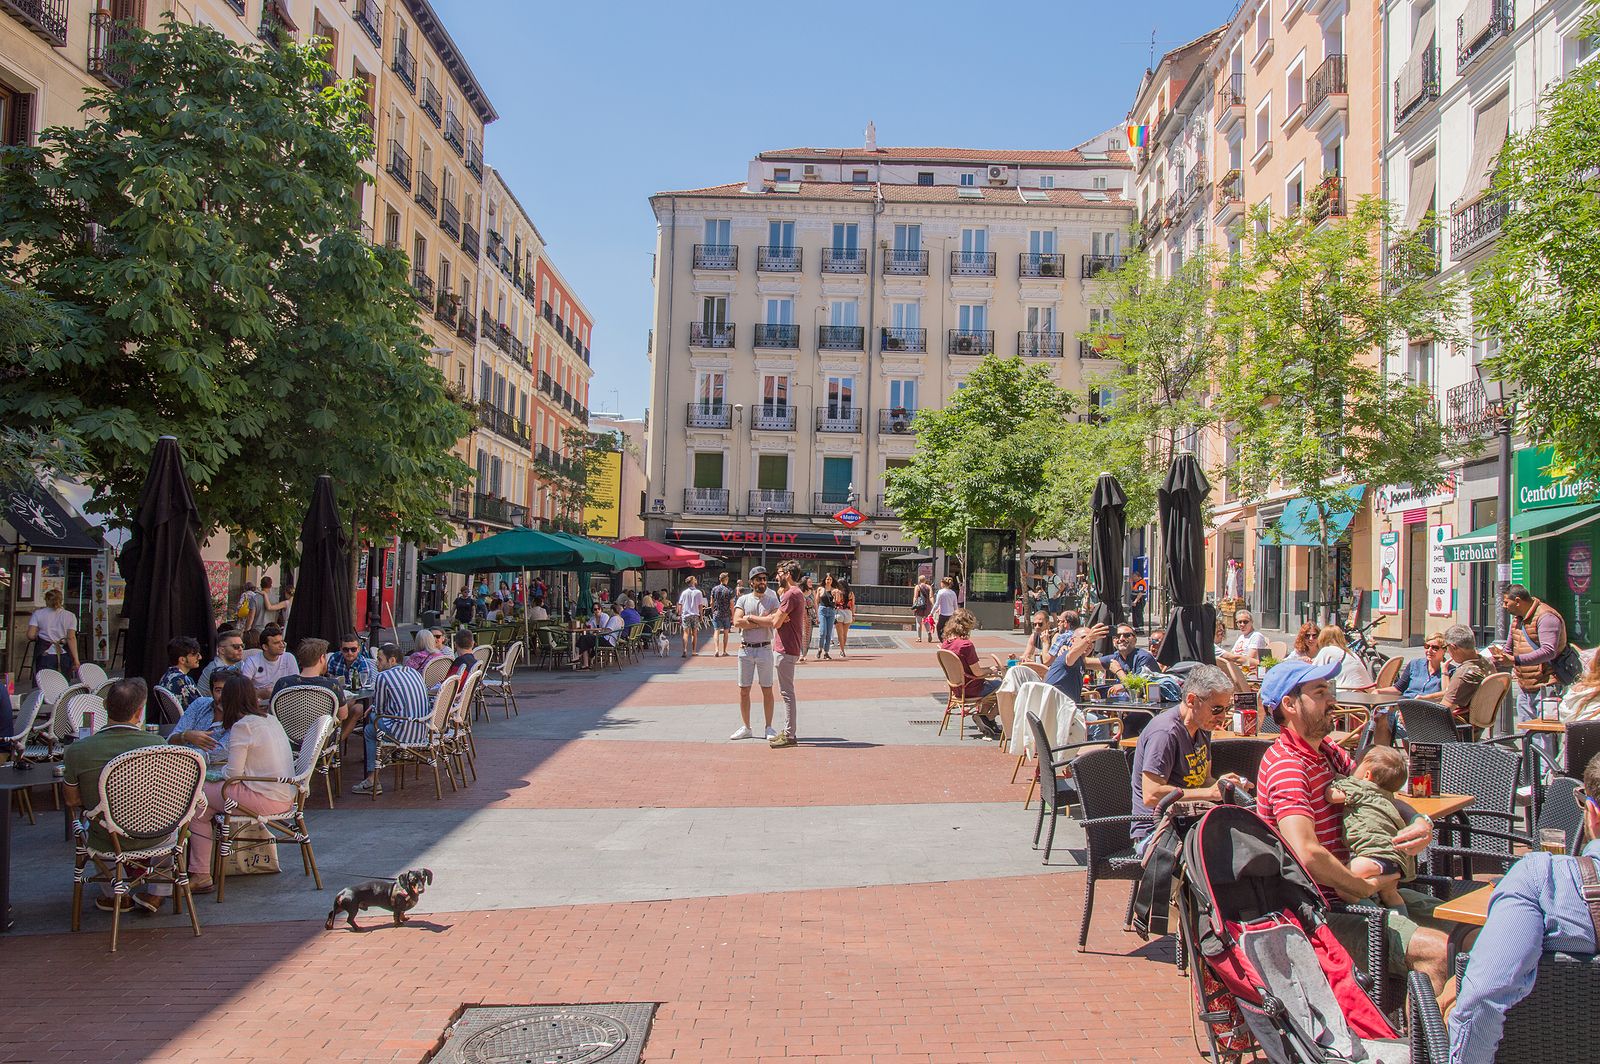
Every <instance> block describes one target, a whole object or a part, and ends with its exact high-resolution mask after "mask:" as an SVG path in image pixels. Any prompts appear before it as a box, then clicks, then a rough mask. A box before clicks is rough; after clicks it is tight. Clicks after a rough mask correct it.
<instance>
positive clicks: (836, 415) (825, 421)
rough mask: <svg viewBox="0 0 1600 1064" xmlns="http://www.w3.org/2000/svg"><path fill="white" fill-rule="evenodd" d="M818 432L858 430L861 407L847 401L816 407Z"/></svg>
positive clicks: (859, 429)
mask: <svg viewBox="0 0 1600 1064" xmlns="http://www.w3.org/2000/svg"><path fill="white" fill-rule="evenodd" d="M817 431H818V432H860V431H861V408H860V407H859V406H851V405H849V404H848V403H832V404H829V405H828V406H819V407H817Z"/></svg>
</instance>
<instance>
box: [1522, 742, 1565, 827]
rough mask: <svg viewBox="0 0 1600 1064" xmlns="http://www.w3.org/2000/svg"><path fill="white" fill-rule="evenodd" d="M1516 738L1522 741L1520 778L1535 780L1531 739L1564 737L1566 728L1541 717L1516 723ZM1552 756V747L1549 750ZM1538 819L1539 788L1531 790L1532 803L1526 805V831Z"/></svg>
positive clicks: (1535, 762) (1535, 759) (1536, 761)
mask: <svg viewBox="0 0 1600 1064" xmlns="http://www.w3.org/2000/svg"><path fill="white" fill-rule="evenodd" d="M1517 731H1519V732H1521V733H1522V734H1521V735H1519V736H1518V738H1519V739H1521V740H1522V769H1523V772H1522V778H1523V779H1527V780H1535V779H1538V778H1539V759H1538V755H1537V754H1535V753H1534V752H1533V738H1534V736H1536V735H1565V734H1567V726H1566V725H1565V724H1563V723H1562V722H1561V721H1559V720H1545V719H1544V718H1543V717H1539V718H1536V719H1534V720H1519V721H1517ZM1550 753H1551V755H1552V757H1553V756H1554V753H1555V751H1554V749H1553V747H1552V748H1551V750H1550ZM1538 818H1539V788H1537V787H1535V788H1534V789H1533V801H1531V802H1529V803H1528V830H1529V831H1530V832H1531V831H1532V830H1533V828H1534V825H1535V824H1537V823H1538Z"/></svg>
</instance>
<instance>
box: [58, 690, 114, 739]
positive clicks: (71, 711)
mask: <svg viewBox="0 0 1600 1064" xmlns="http://www.w3.org/2000/svg"><path fill="white" fill-rule="evenodd" d="M91 719H92V722H93V727H94V730H95V731H99V730H100V729H101V728H104V727H105V726H106V703H105V699H103V698H101V697H100V696H99V695H92V694H90V693H89V692H88V691H86V690H84V689H83V688H81V687H74V688H73V689H72V691H71V693H69V694H68V695H66V696H65V697H64V698H62V700H61V701H60V702H58V703H57V704H56V715H55V717H54V718H53V720H52V723H53V724H54V725H55V729H56V737H57V739H59V740H65V739H67V738H68V737H72V738H76V737H77V734H78V730H79V729H80V728H83V727H85V726H86V725H88V724H89V723H90V721H91Z"/></svg>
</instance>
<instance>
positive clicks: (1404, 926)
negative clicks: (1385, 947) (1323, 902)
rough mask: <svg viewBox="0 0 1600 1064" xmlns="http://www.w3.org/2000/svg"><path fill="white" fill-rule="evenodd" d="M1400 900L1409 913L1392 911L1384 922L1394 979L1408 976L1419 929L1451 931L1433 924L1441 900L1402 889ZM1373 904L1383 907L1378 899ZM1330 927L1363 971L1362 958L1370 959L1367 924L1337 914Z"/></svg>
mask: <svg viewBox="0 0 1600 1064" xmlns="http://www.w3.org/2000/svg"><path fill="white" fill-rule="evenodd" d="M1400 897H1401V898H1402V899H1403V900H1404V901H1405V903H1406V911H1405V912H1404V913H1400V912H1396V911H1395V910H1393V909H1389V910H1387V911H1388V916H1387V918H1386V919H1385V921H1384V933H1385V935H1386V936H1387V938H1388V942H1389V974H1391V975H1405V974H1406V950H1408V949H1409V948H1410V947H1411V940H1412V939H1413V938H1414V937H1416V934H1417V930H1418V928H1422V927H1432V928H1435V929H1437V930H1448V929H1447V928H1442V927H1440V925H1439V924H1438V923H1436V922H1435V921H1434V920H1433V910H1434V909H1436V908H1438V907H1439V906H1440V905H1441V904H1442V902H1441V901H1440V900H1439V899H1438V898H1435V897H1434V896H1433V895H1431V894H1423V893H1421V892H1420V891H1415V890H1411V889H1409V888H1407V887H1401V888H1400ZM1372 903H1373V904H1374V905H1381V903H1380V902H1379V901H1378V900H1377V899H1376V898H1374V899H1373V900H1372ZM1328 926H1329V927H1331V928H1332V929H1333V933H1334V935H1335V936H1336V937H1337V938H1338V939H1339V941H1340V942H1341V943H1343V945H1344V947H1345V949H1347V950H1349V951H1350V956H1351V957H1352V958H1353V959H1354V960H1355V962H1356V966H1357V967H1358V968H1359V967H1361V964H1362V958H1364V957H1366V955H1367V934H1366V928H1367V924H1366V921H1365V920H1361V919H1358V918H1356V917H1353V916H1349V915H1344V914H1340V913H1337V912H1335V913H1330V914H1329V919H1328Z"/></svg>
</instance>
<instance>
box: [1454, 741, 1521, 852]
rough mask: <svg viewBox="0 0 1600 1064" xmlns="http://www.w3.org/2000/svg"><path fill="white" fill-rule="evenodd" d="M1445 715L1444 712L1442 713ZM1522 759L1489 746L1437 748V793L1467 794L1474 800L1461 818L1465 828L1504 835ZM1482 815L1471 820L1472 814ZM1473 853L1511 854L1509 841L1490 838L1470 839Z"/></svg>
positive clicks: (1509, 823)
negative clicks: (1476, 851)
mask: <svg viewBox="0 0 1600 1064" xmlns="http://www.w3.org/2000/svg"><path fill="white" fill-rule="evenodd" d="M1448 712H1449V711H1448V710H1446V713H1448ZM1521 768H1522V757H1521V755H1520V754H1519V753H1518V752H1517V751H1516V750H1511V749H1508V748H1506V747H1504V746H1496V745H1493V744H1490V743H1459V742H1457V743H1446V744H1444V745H1442V746H1440V747H1439V791H1440V793H1442V794H1470V795H1472V796H1473V797H1474V798H1476V799H1477V800H1476V801H1474V802H1473V803H1472V804H1471V805H1470V806H1468V807H1467V809H1466V810H1465V812H1463V813H1462V814H1461V816H1462V817H1463V818H1465V820H1466V822H1467V826H1468V827H1469V828H1470V827H1473V826H1477V827H1482V828H1487V829H1489V830H1491V831H1499V832H1505V831H1506V830H1507V828H1508V827H1509V826H1512V825H1514V824H1515V823H1516V820H1515V819H1514V818H1512V817H1511V816H1508V815H1507V814H1514V813H1516V811H1517V779H1518V776H1519V774H1520V771H1521ZM1479 811H1481V812H1483V813H1486V814H1498V815H1485V816H1474V813H1475V812H1479ZM1473 849H1475V850H1478V851H1480V852H1483V853H1488V854H1500V853H1506V854H1509V853H1510V852H1511V840H1509V839H1497V838H1495V837H1493V836H1490V835H1487V834H1485V835H1482V836H1481V837H1474V838H1473Z"/></svg>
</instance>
